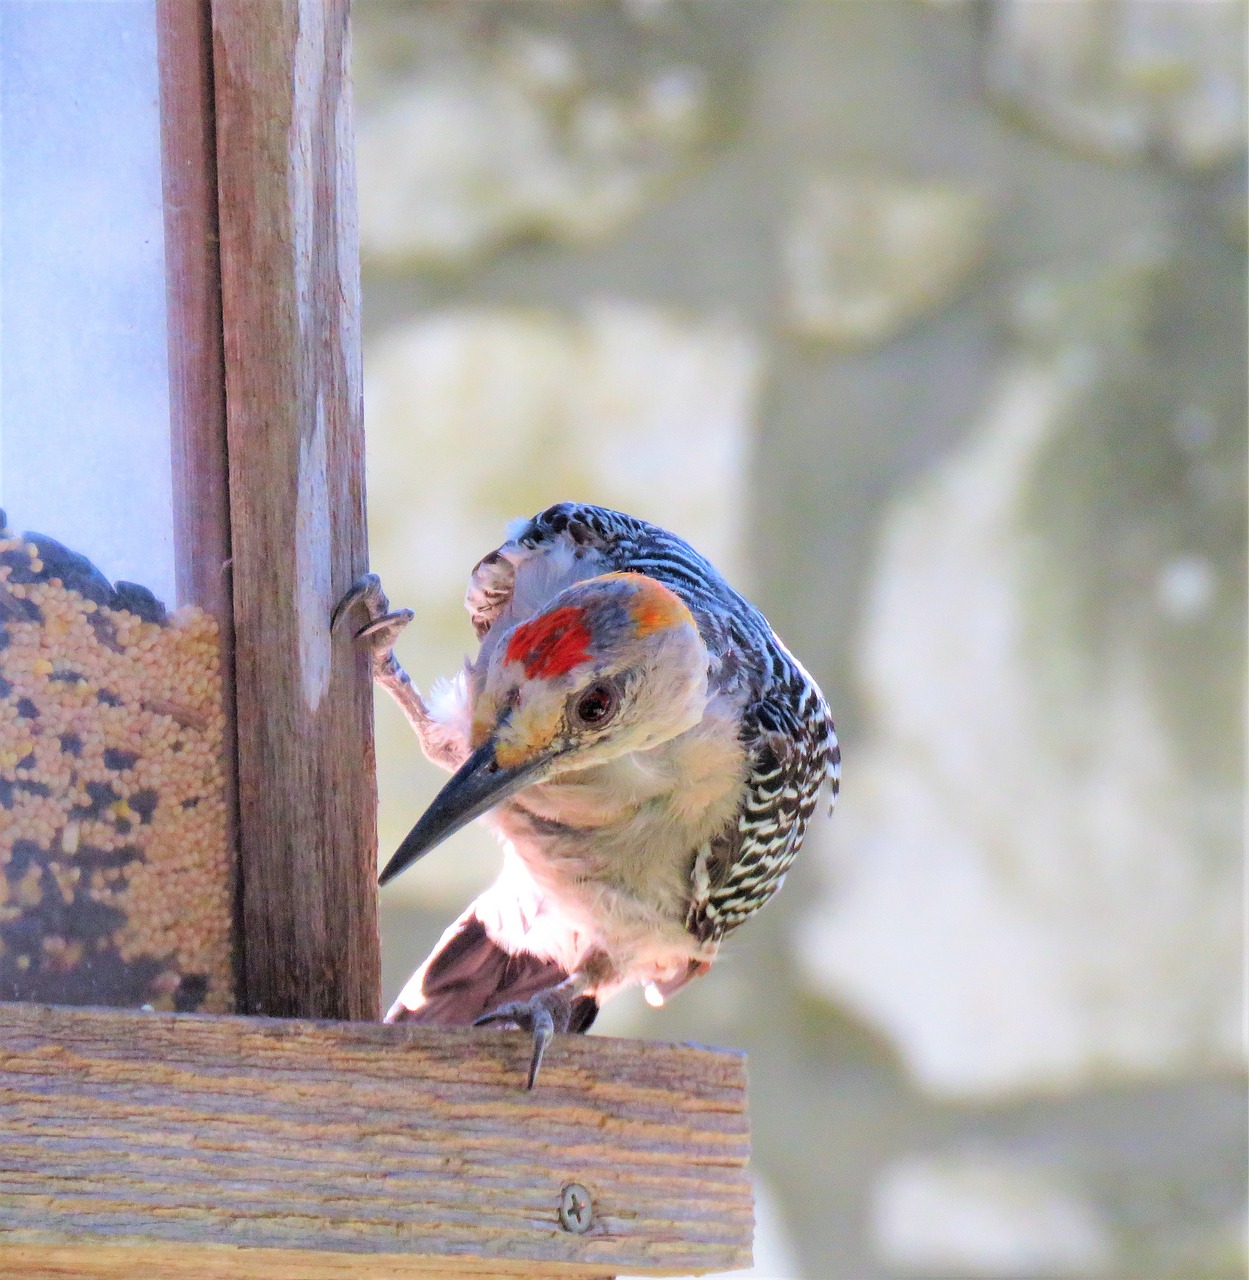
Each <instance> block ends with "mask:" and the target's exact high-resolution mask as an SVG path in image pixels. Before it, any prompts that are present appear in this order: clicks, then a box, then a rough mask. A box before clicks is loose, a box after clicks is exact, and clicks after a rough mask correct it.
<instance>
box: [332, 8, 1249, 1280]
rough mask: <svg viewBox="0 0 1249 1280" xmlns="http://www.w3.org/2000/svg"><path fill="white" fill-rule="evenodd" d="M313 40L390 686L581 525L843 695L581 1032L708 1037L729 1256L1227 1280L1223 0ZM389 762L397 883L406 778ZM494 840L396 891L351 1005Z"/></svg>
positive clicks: (397, 30)
mask: <svg viewBox="0 0 1249 1280" xmlns="http://www.w3.org/2000/svg"><path fill="white" fill-rule="evenodd" d="M356 15H357V56H358V67H357V71H358V99H359V103H360V185H361V216H362V235H363V241H364V248H365V254H366V259H365V301H366V413H367V419H368V425H369V432H370V520H371V530H372V539H373V561H374V565H375V567H377V568H378V570H379V571H380V572H381V574H382V576H383V579H384V581H385V582H386V584H387V588H388V590H389V591H390V594H391V596H392V599H394V600H395V601H396V602H397V603H403V604H410V605H412V606H413V607H414V608H415V609H416V610H417V619H416V622H415V624H414V626H413V628H412V629H411V631H410V633H409V635H408V636H406V637H405V639H404V640H403V641H402V642H401V645H400V651H401V656H402V657H403V659H404V661H405V664H406V665H407V666H408V668H409V670H411V671H412V673H413V675H414V677H415V678H416V679H417V680H418V682H419V683H421V684H423V685H426V686H427V685H428V684H429V683H430V682H431V680H432V679H433V678H434V677H435V676H437V675H446V674H450V673H451V672H452V671H453V670H454V668H455V666H456V664H457V663H458V661H459V657H460V654H461V653H462V652H463V651H464V650H466V649H468V648H470V647H471V646H472V644H473V640H472V633H471V629H470V627H469V625H468V621H467V617H466V615H465V614H464V613H463V612H462V610H461V608H460V604H459V600H460V596H461V594H462V591H463V586H464V583H465V580H466V578H467V574H468V570H469V569H470V567H471V565H472V564H473V563H474V562H475V560H476V559H477V558H478V557H479V556H481V555H482V554H483V553H484V552H486V551H488V550H490V549H491V548H492V547H493V546H495V545H497V543H498V542H499V541H500V540H501V538H502V535H503V532H504V526H505V524H506V522H507V521H508V520H510V519H512V518H514V517H516V516H523V515H528V514H531V513H532V512H533V511H535V510H537V509H538V508H540V507H541V506H543V505H545V504H546V503H548V502H551V501H554V500H557V499H560V498H568V497H572V498H585V499H589V500H593V501H598V502H603V503H606V504H608V505H617V506H621V507H623V508H625V509H627V510H631V511H634V512H635V513H636V514H639V515H643V516H646V517H648V518H651V519H655V520H658V521H660V522H661V523H664V524H667V525H670V526H671V527H673V528H675V529H677V530H678V531H680V532H682V533H684V534H685V535H686V536H688V537H689V538H690V539H691V540H692V541H694V542H695V543H696V544H697V545H698V546H700V547H701V548H702V549H703V550H704V551H706V552H707V553H708V554H710V555H711V556H712V558H713V559H715V560H716V561H717V562H718V563H719V564H720V565H721V567H722V568H723V569H724V570H725V571H726V572H727V573H728V574H729V575H730V576H731V577H732V578H733V579H734V580H735V581H736V582H737V583H738V584H739V585H742V586H743V587H744V588H745V589H746V590H747V591H748V594H751V595H752V596H753V598H755V599H756V600H757V601H758V603H759V604H760V605H762V606H763V607H764V609H765V610H766V611H767V613H768V614H769V616H770V617H771V618H772V620H773V621H774V623H775V624H776V625H777V627H778V629H779V630H780V631H781V633H782V634H783V635H784V636H785V638H786V639H787V640H788V641H789V642H790V643H791V645H792V647H793V648H794V649H795V651H796V652H797V653H798V654H799V655H800V656H801V657H802V658H803V660H804V661H805V662H806V663H807V664H808V665H809V666H810V667H811V668H812V670H813V671H814V673H815V674H816V675H817V677H818V678H819V679H820V681H821V683H822V685H823V686H824V688H825V690H826V692H827V693H828V695H829V698H830V701H831V703H832V704H833V707H834V710H835V712H836V713H837V715H838V719H839V724H840V728H841V730H842V734H843V742H844V747H845V756H846V764H845V775H844V790H843V801H842V806H841V810H840V811H839V813H838V814H837V816H836V817H835V818H834V819H833V821H832V822H831V823H828V824H826V825H825V824H821V825H818V826H817V827H816V829H815V830H814V832H813V834H812V836H811V837H810V839H809V843H808V847H807V849H806V850H805V851H804V854H803V856H802V857H801V858H800V859H799V862H798V864H797V866H796V867H795V870H794V872H793V873H792V876H791V881H790V885H789V886H788V887H787V889H786V890H785V892H784V893H782V894H781V895H780V897H779V898H778V899H777V901H776V902H775V904H773V905H771V906H770V907H769V908H768V910H767V911H766V912H764V913H762V915H761V916H760V917H759V918H758V919H757V920H756V921H752V922H751V924H750V925H749V926H748V927H747V928H746V929H744V930H742V932H741V935H740V936H739V937H734V938H733V939H732V941H731V944H730V945H729V946H728V947H727V948H726V952H725V954H724V956H723V958H722V960H721V962H720V963H719V964H718V965H717V966H716V968H715V970H714V971H713V972H712V974H711V975H709V976H708V977H707V978H706V979H703V980H701V981H700V982H699V983H697V984H693V985H692V986H691V988H690V989H689V990H688V992H685V993H682V995H681V997H680V999H678V1000H676V1001H674V1002H673V1003H672V1004H671V1006H670V1007H667V1008H665V1009H663V1010H660V1011H649V1010H645V1009H644V1008H643V1007H642V1005H641V1002H640V1001H630V1000H629V999H626V998H621V999H620V1000H619V1001H618V1002H616V1003H615V1004H614V1005H612V1006H611V1007H609V1009H608V1011H607V1013H606V1015H605V1018H604V1024H605V1026H606V1028H607V1029H609V1030H614V1031H618V1032H622V1033H627V1034H642V1035H656V1036H672V1037H677V1038H686V1037H689V1038H694V1039H703V1040H717V1041H720V1042H725V1043H730V1044H737V1045H742V1046H744V1047H747V1048H748V1049H749V1050H750V1053H751V1075H752V1109H753V1117H754V1131H755V1168H756V1174H757V1176H758V1177H759V1179H760V1184H761V1187H762V1194H763V1196H764V1203H765V1206H766V1212H763V1213H761V1215H760V1221H761V1224H762V1226H761V1230H763V1231H764V1232H765V1238H763V1239H761V1240H760V1243H759V1248H758V1251H757V1252H758V1256H759V1260H760V1265H761V1267H762V1268H765V1269H762V1270H759V1271H758V1274H760V1275H764V1276H767V1275H773V1276H775V1275H776V1274H777V1272H778V1271H784V1272H786V1273H787V1274H790V1273H792V1274H794V1275H798V1274H801V1275H805V1276H810V1277H819V1278H820V1280H841V1278H843V1277H845V1278H847V1280H848V1278H849V1277H856V1278H859V1277H879V1278H881V1280H886V1278H890V1277H896V1278H899V1280H900V1278H901V1277H904V1276H932V1277H949V1276H960V1277H962V1276H982V1277H1008V1276H1122V1277H1126V1278H1128V1280H1164V1278H1168V1280H1169V1278H1172V1277H1176V1278H1178V1277H1180V1276H1183V1277H1186V1278H1187V1277H1192V1278H1193V1280H1200V1278H1203V1277H1204V1278H1205V1280H1213V1278H1214V1277H1225V1276H1226V1277H1231V1276H1239V1275H1242V1274H1243V1271H1244V1266H1245V1262H1246V1207H1245V1203H1246V1179H1245V1173H1244V1167H1243V1165H1244V1161H1243V1151H1244V1145H1245V1132H1246V1115H1245V1110H1246V1109H1245V1102H1244V1093H1245V1087H1244V1058H1243V1053H1244V1050H1243V1046H1242V1043H1241V1035H1240V1025H1241V1020H1240V1008H1241V989H1240V988H1241V981H1240V964H1239V958H1240V949H1241V940H1242V918H1241V916H1242V893H1241V865H1242V851H1241V818H1240V815H1241V805H1242V800H1243V795H1242V793H1243V778H1244V747H1243V707H1244V686H1245V657H1246V653H1245V607H1246V598H1245V595H1246V593H1245V574H1246V566H1245V544H1246V524H1245V507H1246V492H1245V491H1246V475H1245V470H1246V457H1245V438H1246V398H1245V340H1246V317H1245V192H1244V177H1245V164H1244V150H1245V22H1246V12H1245V4H1244V3H1243V0H1052V2H1051V0H944V2H942V3H928V4H919V3H915V4H911V3H904V2H903V0H861V2H855V3H822V2H817V0H736V2H735V3H730V2H729V0H620V2H619V3H614V2H611V0H567V2H565V3H559V4H556V3H551V2H550V0H533V2H532V3H530V2H529V0H507V2H506V3H494V2H491V0H482V2H481V3H474V4H467V3H465V4H446V3H441V4H440V3H433V2H432V0H431V2H429V3H421V2H418V0H358V3H357V8H356ZM379 737H380V756H381V779H382V791H383V810H382V833H383V836H382V838H383V846H384V847H383V850H382V852H383V854H388V853H389V852H390V850H391V848H392V847H393V845H394V843H395V842H396V841H397V840H398V839H400V838H401V837H402V835H403V834H404V832H405V831H406V829H407V826H408V825H409V824H410V823H411V822H412V821H413V820H414V819H415V817H416V816H417V814H418V813H419V811H420V809H421V808H422V806H423V805H424V804H425V803H426V802H427V800H428V799H429V798H430V797H431V796H432V794H433V791H434V789H435V788H436V786H437V784H438V781H439V779H438V777H437V776H436V775H435V774H434V771H433V770H432V768H431V767H429V766H427V765H426V764H425V763H424V762H423V761H422V760H421V759H420V757H419V753H418V751H417V749H416V747H415V744H414V743H413V742H412V740H411V735H410V734H408V732H407V730H406V727H405V726H404V725H403V723H402V721H401V718H400V717H399V716H398V715H397V713H394V712H393V711H392V710H391V709H390V708H389V707H386V706H382V707H380V708H379ZM495 860H496V855H495V853H494V851H493V850H492V848H491V844H490V840H489V838H488V837H485V836H482V835H479V834H478V833H475V832H471V831H470V832H465V833H463V834H462V835H461V836H459V837H457V838H456V839H455V840H454V841H452V842H449V844H448V846H447V847H446V848H445V849H443V850H440V851H439V852H438V853H437V854H436V855H435V856H434V857H431V858H430V859H429V860H428V862H425V863H422V864H421V866H420V868H418V869H417V870H415V871H414V872H412V873H410V875H409V876H407V877H405V879H404V880H402V881H400V882H399V884H398V885H396V886H395V887H394V889H391V890H388V891H387V894H386V896H385V897H384V908H383V909H384V912H385V915H384V936H383V944H384V950H385V962H386V967H387V974H386V981H387V995H389V993H390V992H391V991H393V990H394V988H395V987H397V985H398V984H399V982H401V981H402V979H403V978H404V977H406V975H407V970H408V969H409V968H410V967H411V966H412V965H413V964H415V963H416V962H418V961H419V960H420V959H421V958H423V956H424V953H425V951H426V950H427V949H428V947H429V945H430V944H431V943H432V942H433V940H434V938H435V937H436V936H437V933H438V932H439V930H440V929H441V928H442V926H443V925H444V924H445V923H446V921H447V919H448V918H449V916H450V915H451V914H452V913H453V912H455V911H457V910H458V909H459V908H460V906H462V905H463V903H464V901H465V900H466V899H467V897H468V895H469V894H471V892H473V890H474V888H475V886H477V885H480V884H482V883H484V880H485V879H486V878H487V877H488V876H489V875H490V874H491V868H492V866H493V865H494V862H495ZM766 1268H771V1270H767V1269H766Z"/></svg>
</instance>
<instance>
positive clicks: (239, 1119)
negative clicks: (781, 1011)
mask: <svg viewBox="0 0 1249 1280" xmlns="http://www.w3.org/2000/svg"><path fill="white" fill-rule="evenodd" d="M528 1052H529V1049H528V1037H527V1036H525V1035H523V1034H521V1033H518V1032H502V1031H491V1030H484V1029H483V1030H480V1031H472V1030H467V1031H440V1030H435V1029H431V1028H426V1027H416V1026H404V1025H399V1026H393V1027H388V1026H382V1025H379V1024H365V1023H354V1024H349V1023H318V1022H307V1021H281V1020H276V1019H267V1018H265V1019H258V1018H211V1017H200V1016H196V1015H178V1014H161V1013H148V1014H144V1013H130V1012H121V1011H115V1010H110V1011H107V1012H106V1011H101V1010H91V1009H69V1008H57V1007H49V1006H39V1005H0V1133H2V1134H3V1141H0V1273H3V1274H15V1273H18V1272H19V1271H20V1272H21V1274H23V1275H25V1276H26V1277H28V1280H33V1278H34V1277H38V1276H45V1275H46V1276H51V1275H65V1274H75V1275H102V1276H113V1275H121V1274H122V1271H123V1270H124V1269H125V1268H126V1266H127V1264H128V1263H129V1264H130V1266H131V1272H130V1273H131V1274H136V1273H137V1274H153V1275H155V1274H159V1275H165V1276H172V1277H191V1276H209V1275H211V1276H217V1275H222V1276H237V1277H271V1276H279V1275H280V1276H283V1277H285V1276H290V1275H299V1276H308V1277H320V1276H326V1277H331V1276H332V1277H335V1278H337V1277H348V1276H351V1277H355V1276H364V1275H368V1276H395V1277H407V1276H413V1277H415V1276H422V1275H426V1274H444V1275H455V1274H461V1273H463V1272H465V1271H467V1272H468V1273H470V1274H471V1273H472V1272H473V1269H474V1268H476V1270H477V1272H478V1273H479V1274H486V1275H516V1276H522V1275H532V1276H536V1275H546V1276H582V1277H588V1276H596V1275H597V1276H604V1275H614V1274H617V1273H620V1272H627V1273H633V1274H654V1275H682V1274H688V1273H697V1272H705V1271H708V1270H723V1269H729V1268H733V1267H741V1266H748V1265H749V1262H750V1241H751V1225H752V1212H751V1193H750V1187H749V1182H748V1179H747V1175H746V1162H747V1159H748V1155H749V1133H748V1125H747V1119H746V1113H745V1064H744V1060H743V1058H742V1057H741V1056H740V1055H738V1054H732V1053H726V1052H723V1051H716V1050H709V1049H701V1048H696V1047H692V1046H684V1045H668V1044H652V1043H645V1042H638V1041H620V1040H610V1039H607V1038H606V1037H598V1036H586V1037H581V1036H560V1037H557V1039H556V1041H555V1043H554V1045H553V1046H552V1048H551V1050H550V1052H549V1054H548V1056H547V1061H546V1062H545V1064H544V1065H543V1068H542V1081H541V1083H540V1084H539V1086H538V1088H537V1089H536V1090H534V1091H533V1092H532V1093H529V1092H526V1091H525V1090H524V1089H522V1088H521V1083H522V1081H523V1078H524V1070H525V1064H526V1062H527V1058H528ZM568 1182H579V1183H582V1184H584V1185H585V1186H586V1187H587V1188H589V1190H590V1193H591V1195H592V1197H593V1222H592V1225H591V1227H590V1229H589V1231H588V1232H587V1233H585V1234H584V1235H575V1234H572V1233H570V1232H567V1231H565V1230H563V1229H562V1228H561V1227H560V1225H559V1221H558V1205H559V1198H560V1192H561V1189H562V1187H563V1186H564V1185H565V1184H566V1183H568ZM106 1245H107V1246H110V1247H113V1246H115V1247H116V1248H117V1250H118V1252H117V1253H115V1254H112V1253H107V1252H106V1251H105V1250H103V1249H102V1248H101V1246H106ZM192 1246H193V1247H192ZM142 1250H148V1251H150V1252H148V1253H142V1254H140V1253H136V1252H135V1251H142ZM291 1250H298V1251H299V1254H298V1262H297V1263H293V1262H292V1256H293V1255H292V1254H291V1253H290V1252H288V1251H291ZM127 1251H129V1256H127ZM75 1255H78V1256H75ZM141 1259H146V1261H143V1262H142V1265H139V1263H140V1260H141ZM67 1267H69V1268H71V1270H70V1271H66V1269H65V1268H67ZM58 1268H59V1270H58ZM90 1268H95V1269H94V1270H91V1269H90ZM110 1268H111V1269H110ZM421 1268H424V1270H422V1269H421Z"/></svg>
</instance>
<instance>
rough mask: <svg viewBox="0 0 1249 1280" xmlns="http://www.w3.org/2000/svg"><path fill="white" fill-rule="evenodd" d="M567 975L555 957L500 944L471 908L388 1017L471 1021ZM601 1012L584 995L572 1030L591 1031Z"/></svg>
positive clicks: (464, 1023) (435, 1021) (395, 1019)
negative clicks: (550, 957) (517, 950)
mask: <svg viewBox="0 0 1249 1280" xmlns="http://www.w3.org/2000/svg"><path fill="white" fill-rule="evenodd" d="M567 977H568V973H567V972H566V971H565V970H564V969H563V967H562V966H560V965H558V964H556V963H555V961H553V960H547V959H543V958H541V957H539V956H534V955H529V954H527V953H526V952H519V953H517V954H513V953H512V952H510V951H508V950H507V949H506V948H505V947H502V946H500V945H499V943H497V942H496V941H495V940H494V939H493V938H492V937H491V936H490V933H489V931H488V930H487V929H486V926H485V925H484V924H483V923H482V921H481V919H480V918H479V917H478V916H477V914H476V913H475V911H473V909H472V908H470V909H469V910H468V911H467V912H465V913H464V915H462V916H461V917H460V918H459V919H458V920H457V921H456V922H455V923H454V924H453V925H452V926H451V927H450V928H449V929H448V930H447V931H446V933H444V934H443V935H442V937H441V938H440V939H439V942H438V945H437V946H436V947H435V948H434V950H433V952H432V954H431V955H430V957H429V959H428V960H426V961H425V963H424V964H423V965H422V966H421V967H420V968H419V969H418V970H417V971H416V972H415V973H414V974H413V975H412V977H411V978H410V979H409V980H408V982H407V984H406V985H405V986H404V988H403V990H402V991H401V992H400V993H399V997H398V999H397V1000H396V1001H395V1003H394V1004H393V1005H391V1007H390V1012H389V1013H387V1015H386V1021H387V1022H423V1023H432V1024H434V1025H437V1026H443V1027H462V1026H469V1025H471V1024H472V1023H473V1022H475V1021H476V1020H477V1019H478V1018H480V1017H481V1016H482V1015H483V1014H486V1013H491V1012H493V1011H494V1010H495V1009H497V1008H498V1007H499V1006H500V1005H501V1004H506V1003H508V1002H509V1001H513V1000H520V1001H523V1000H528V999H529V998H530V997H531V996H534V995H537V993H538V992H539V991H545V990H547V989H548V988H549V987H554V986H556V985H558V984H559V983H561V982H563V981H564V979H565V978H567ZM597 1015H598V1001H597V1000H596V999H595V998H594V997H593V996H579V997H578V998H577V1000H576V1001H575V1003H574V1005H573V1014H572V1023H571V1025H570V1026H569V1030H570V1031H577V1032H581V1031H587V1030H589V1028H590V1026H591V1025H592V1024H593V1022H594V1019H595V1017H596V1016H597Z"/></svg>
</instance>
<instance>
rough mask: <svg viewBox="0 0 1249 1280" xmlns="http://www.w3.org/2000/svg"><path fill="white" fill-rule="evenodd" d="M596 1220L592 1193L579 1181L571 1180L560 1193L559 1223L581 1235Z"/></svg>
mask: <svg viewBox="0 0 1249 1280" xmlns="http://www.w3.org/2000/svg"><path fill="white" fill-rule="evenodd" d="M593 1221H594V1204H593V1202H592V1201H591V1199H590V1193H589V1192H588V1191H587V1190H586V1189H585V1187H583V1186H582V1185H581V1183H579V1182H570V1183H568V1184H567V1186H565V1187H564V1189H563V1190H562V1191H561V1192H560V1193H559V1225H560V1226H561V1227H563V1228H564V1230H565V1231H574V1232H576V1233H577V1235H581V1233H582V1232H584V1231H589V1229H590V1223H591V1222H593Z"/></svg>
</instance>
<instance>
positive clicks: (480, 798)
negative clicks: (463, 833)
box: [377, 742, 550, 884]
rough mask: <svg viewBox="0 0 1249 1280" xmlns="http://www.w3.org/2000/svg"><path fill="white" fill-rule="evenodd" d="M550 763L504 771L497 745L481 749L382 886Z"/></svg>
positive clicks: (427, 815)
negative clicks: (496, 752)
mask: <svg viewBox="0 0 1249 1280" xmlns="http://www.w3.org/2000/svg"><path fill="white" fill-rule="evenodd" d="M549 759H550V755H549V754H543V755H540V756H538V757H537V758H536V759H533V760H526V761H525V763H524V764H520V765H516V766H514V767H513V768H511V769H504V768H501V767H500V765H499V763H498V761H497V760H496V759H495V755H494V743H493V742H487V743H486V745H485V746H483V747H478V748H477V750H476V751H474V752H473V754H472V755H471V756H469V758H468V759H467V760H465V761H464V763H463V764H462V765H461V766H460V768H459V769H458V770H457V771H456V772H455V773H454V774H452V776H451V779H450V781H449V782H448V783H447V785H446V786H445V787H443V789H442V790H441V791H440V792H439V793H438V794H437V795H436V796H435V797H434V801H433V803H432V804H431V805H430V806H429V808H428V809H426V810H425V812H424V813H423V814H422V815H421V818H420V821H419V822H418V823H417V824H416V826H414V827H413V828H412V830H411V831H409V832H408V834H407V837H406V838H405V839H404V842H403V843H402V844H401V845H400V846H399V848H398V849H397V850H396V851H395V855H394V857H393V858H391V860H390V861H389V862H388V863H387V864H386V868H385V870H384V871H383V872H382V874H381V875H380V876H379V877H378V881H377V882H378V884H386V883H388V882H389V881H391V880H393V879H394V878H395V877H396V876H397V875H398V874H399V873H400V872H401V871H406V870H407V869H408V867H410V866H411V865H412V864H413V863H414V862H415V861H416V860H417V859H418V858H423V857H424V856H425V855H426V854H427V853H428V852H429V851H430V850H431V849H432V848H433V847H434V846H435V845H437V844H441V843H442V842H443V841H444V840H445V839H446V838H447V837H448V836H449V835H454V834H455V832H457V831H458V830H459V829H460V828H461V827H466V826H467V825H468V824H469V823H470V822H472V820H473V819H474V818H477V817H480V816H481V815H482V814H483V813H485V812H486V811H487V810H488V809H493V808H494V806H495V805H496V804H500V803H501V802H502V801H504V800H506V799H507V798H508V796H510V795H514V794H515V793H516V792H517V791H519V790H520V789H521V788H522V787H526V786H528V785H529V783H530V782H533V781H536V780H537V777H538V775H539V773H541V771H542V767H543V766H544V765H545V764H546V763H547V761H548V760H549Z"/></svg>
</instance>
